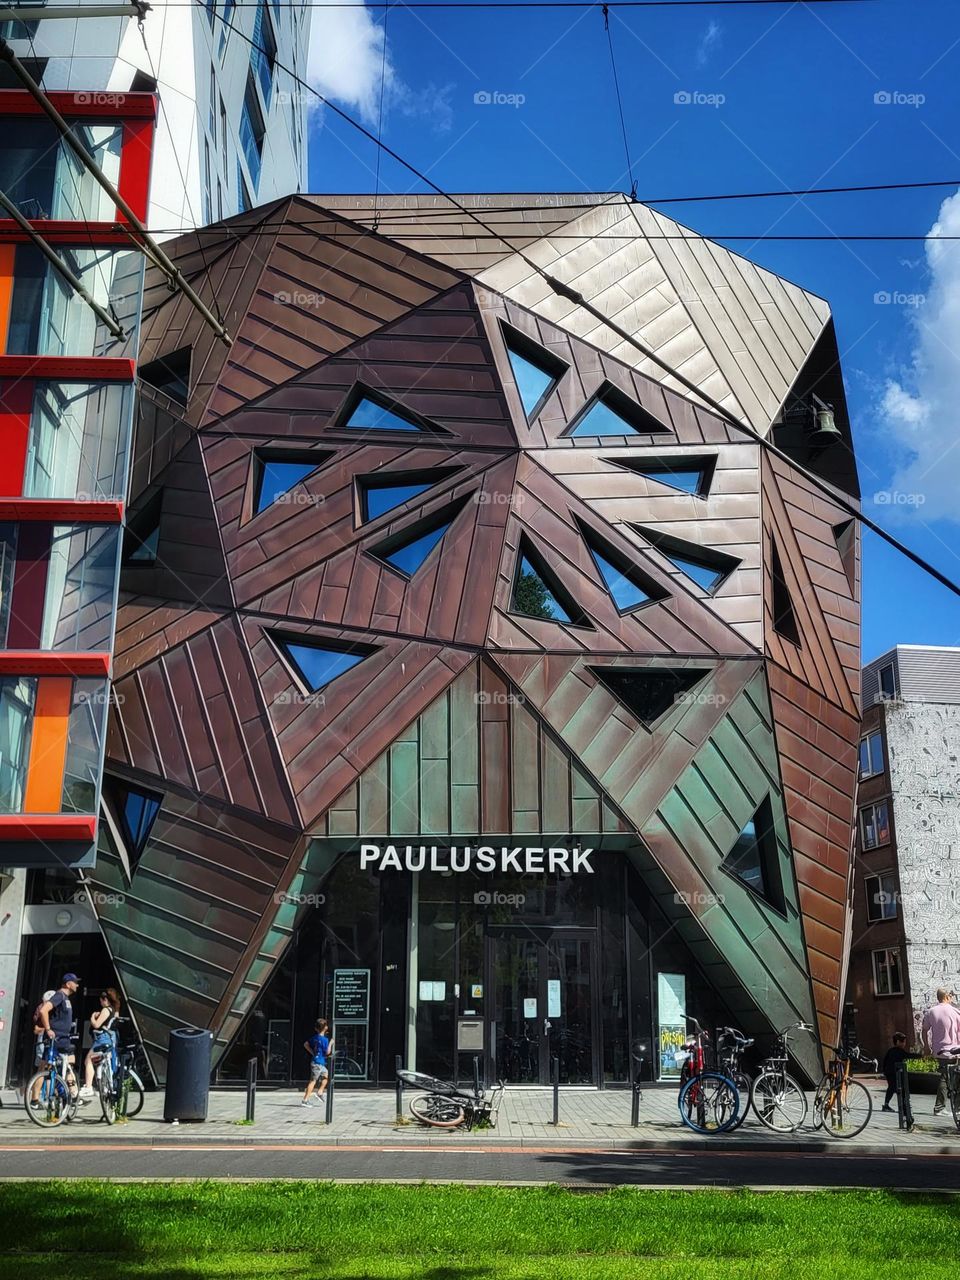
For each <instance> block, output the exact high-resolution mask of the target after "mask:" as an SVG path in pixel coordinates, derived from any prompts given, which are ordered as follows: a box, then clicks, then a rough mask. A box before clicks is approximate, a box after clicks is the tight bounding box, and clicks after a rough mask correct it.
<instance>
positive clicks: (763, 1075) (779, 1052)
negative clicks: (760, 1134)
mask: <svg viewBox="0 0 960 1280" xmlns="http://www.w3.org/2000/svg"><path fill="white" fill-rule="evenodd" d="M791 1031H805V1032H814V1031H815V1028H814V1027H812V1026H811V1025H810V1023H809V1022H792V1023H790V1025H789V1026H787V1027H784V1028H783V1029H782V1030H781V1031H778V1032H777V1042H776V1047H775V1048H774V1051H773V1053H771V1055H770V1056H769V1058H766V1059H765V1060H764V1062H763V1063H762V1064H761V1066H760V1071H759V1072H758V1074H757V1077H756V1079H755V1080H754V1081H753V1084H752V1085H751V1087H750V1104H751V1106H752V1107H753V1110H754V1111H755V1112H756V1116H757V1119H758V1120H759V1121H760V1123H761V1124H764V1125H766V1126H767V1128H768V1129H773V1131H774V1132H775V1133H794V1132H795V1131H796V1130H797V1129H799V1128H800V1126H801V1125H802V1124H803V1122H804V1121H805V1120H806V1118H807V1095H806V1093H805V1092H804V1090H803V1086H802V1085H801V1084H799V1083H798V1082H797V1081H796V1080H795V1079H794V1077H793V1076H792V1075H790V1073H789V1072H788V1071H787V1067H788V1066H789V1064H790V1040H791V1036H790V1032H791Z"/></svg>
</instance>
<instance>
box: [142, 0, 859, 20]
mask: <svg viewBox="0 0 960 1280" xmlns="http://www.w3.org/2000/svg"><path fill="white" fill-rule="evenodd" d="M799 2H800V0H609V8H611V9H724V8H750V7H751V6H753V5H767V6H769V5H780V6H781V7H783V8H788V9H795V8H797V6H798V4H799ZM881 2H882V0H803V6H804V8H807V9H829V8H832V7H836V6H839V5H845V6H847V7H850V6H852V5H858V4H861V5H867V4H880V3H881ZM194 3H195V0H167V2H166V3H165V4H164V6H163V7H164V8H165V9H192V8H193V5H194ZM270 3H271V5H272V6H273V8H275V9H386V8H388V7H390V6H391V5H393V6H395V7H396V6H397V4H398V0H343V3H342V4H341V3H339V0H302V3H301V2H300V0H270ZM259 4H260V0H234V3H233V4H232V5H231V8H233V9H256V8H258V7H259ZM596 6H597V0H436V3H430V0H410V2H409V3H404V4H403V8H404V9H419V10H420V11H421V12H422V11H424V10H427V9H496V10H499V11H500V12H502V11H503V10H504V9H595V8H596ZM214 16H216V15H214ZM221 21H222V19H221ZM228 25H229V24H228Z"/></svg>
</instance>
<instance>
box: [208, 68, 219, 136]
mask: <svg viewBox="0 0 960 1280" xmlns="http://www.w3.org/2000/svg"><path fill="white" fill-rule="evenodd" d="M218 96H219V95H218V94H217V73H216V72H215V71H214V69H213V67H212V66H211V68H210V102H209V106H208V110H207V125H208V127H209V129H210V137H211V138H212V139H213V146H214V149H216V146H217V97H218Z"/></svg>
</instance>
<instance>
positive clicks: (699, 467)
mask: <svg viewBox="0 0 960 1280" xmlns="http://www.w3.org/2000/svg"><path fill="white" fill-rule="evenodd" d="M607 461H608V462H612V463H613V464H614V465H615V466H618V467H623V469H624V470H625V471H634V472H636V474H637V475H640V476H643V477H644V478H645V479H646V480H653V481H655V482H656V483H657V484H663V485H666V486H667V487H668V488H670V489H677V490H679V492H680V493H689V494H692V495H693V497H695V498H706V497H707V496H708V495H709V493H710V484H711V482H712V480H713V472H714V469H715V467H716V463H717V460H716V458H715V457H714V458H703V457H699V458H693V457H686V458H684V457H676V458H651V459H649V460H648V459H646V458H608V459H607Z"/></svg>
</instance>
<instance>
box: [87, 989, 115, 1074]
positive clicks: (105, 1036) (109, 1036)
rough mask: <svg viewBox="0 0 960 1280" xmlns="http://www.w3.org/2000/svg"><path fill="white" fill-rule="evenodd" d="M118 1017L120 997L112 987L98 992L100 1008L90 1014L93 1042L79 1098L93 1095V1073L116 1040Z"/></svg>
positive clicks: (88, 1054)
mask: <svg viewBox="0 0 960 1280" xmlns="http://www.w3.org/2000/svg"><path fill="white" fill-rule="evenodd" d="M119 1017H120V997H119V995H118V994H117V992H116V991H115V990H114V989H113V987H107V989H106V991H101V992H100V1008H99V1009H97V1010H95V1011H94V1012H93V1013H92V1014H91V1015H90V1030H91V1032H92V1033H93V1043H92V1044H91V1046H90V1049H89V1051H88V1053H87V1056H86V1060H85V1061H84V1064H83V1077H84V1079H83V1088H82V1089H81V1090H80V1097H81V1098H92V1097H93V1073H94V1071H95V1070H96V1064H97V1061H98V1060H99V1058H100V1055H101V1054H103V1053H109V1052H110V1050H111V1049H112V1048H113V1045H114V1043H115V1041H116V1037H117V1033H116V1031H115V1030H114V1023H115V1022H116V1021H117V1018H119Z"/></svg>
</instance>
